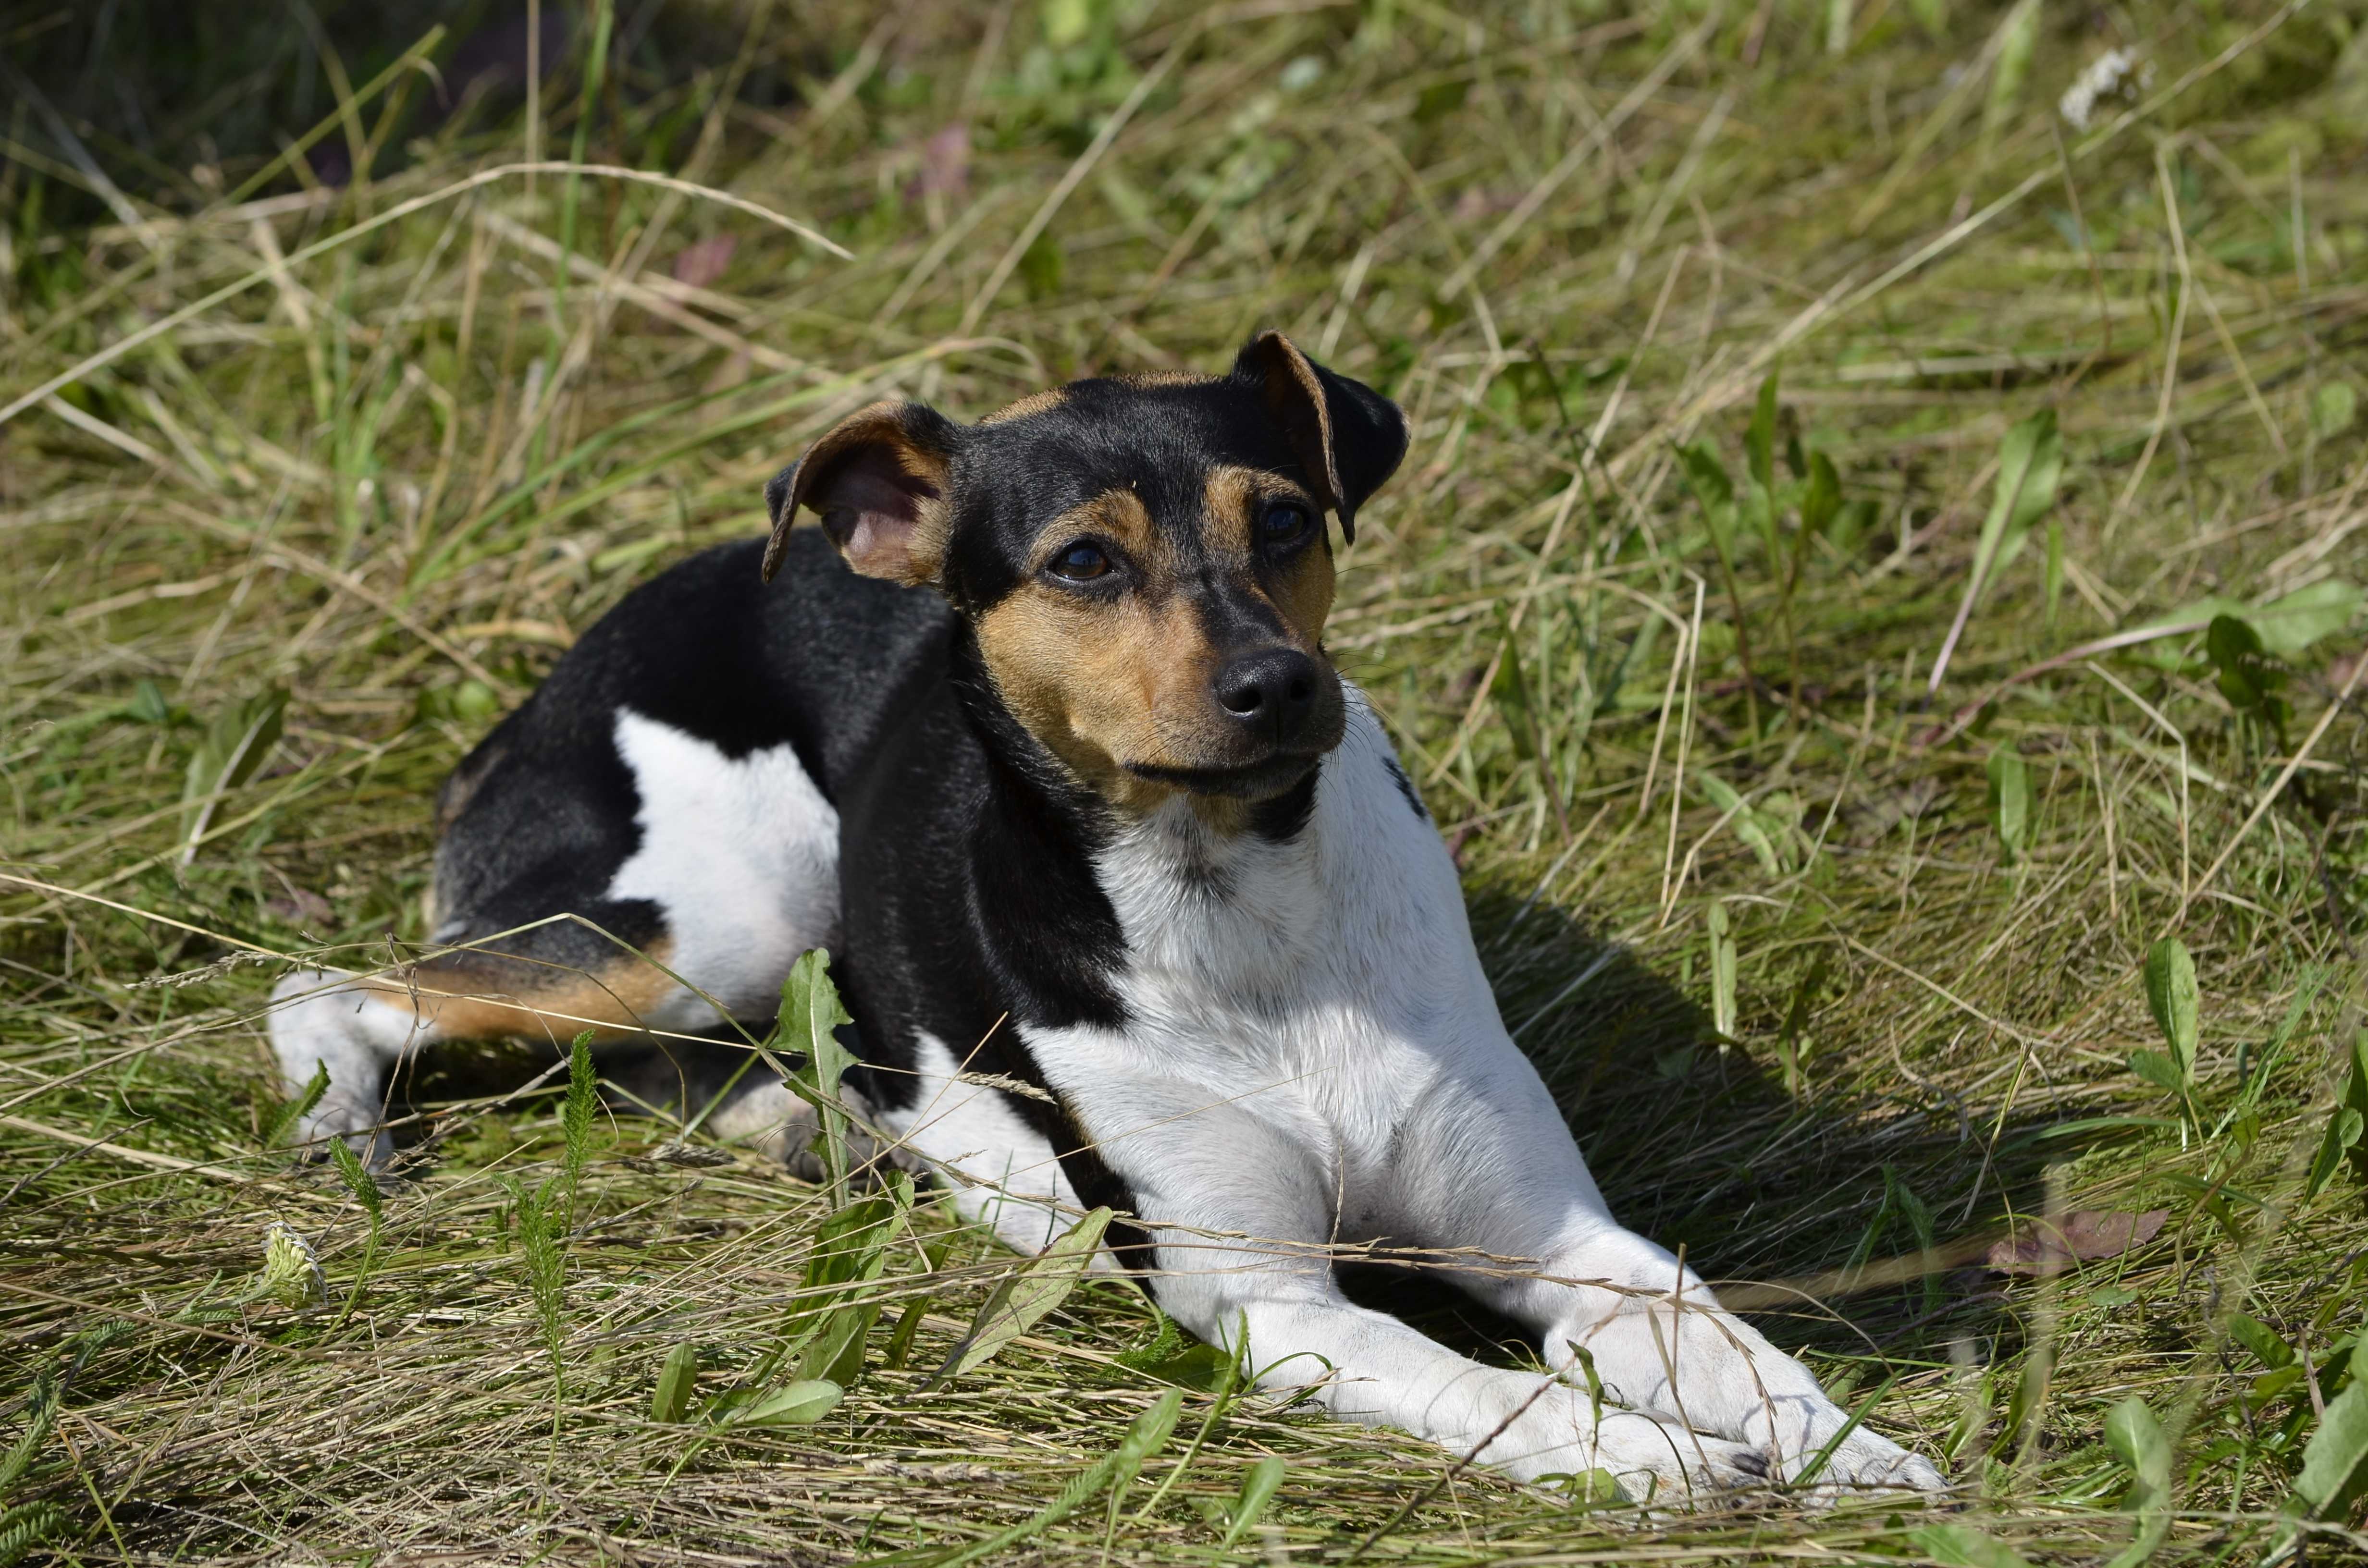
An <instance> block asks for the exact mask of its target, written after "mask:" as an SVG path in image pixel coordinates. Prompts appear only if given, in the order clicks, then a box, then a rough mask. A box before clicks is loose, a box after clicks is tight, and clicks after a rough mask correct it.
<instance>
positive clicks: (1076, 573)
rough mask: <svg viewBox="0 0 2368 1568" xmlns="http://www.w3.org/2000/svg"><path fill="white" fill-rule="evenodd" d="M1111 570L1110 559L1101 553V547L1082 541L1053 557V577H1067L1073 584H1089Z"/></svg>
mask: <svg viewBox="0 0 2368 1568" xmlns="http://www.w3.org/2000/svg"><path fill="white" fill-rule="evenodd" d="M1109 570H1110V557H1109V556H1107V555H1104V554H1103V553H1102V552H1101V549H1100V547H1099V546H1098V545H1091V544H1086V543H1083V542H1082V541H1081V542H1079V543H1076V544H1073V545H1071V546H1069V548H1068V549H1066V550H1064V551H1061V553H1060V554H1058V555H1056V556H1054V557H1053V565H1052V572H1053V575H1054V576H1055V577H1066V578H1067V579H1068V580H1069V581H1071V582H1073V583H1084V582H1089V581H1091V580H1092V579H1094V578H1096V577H1099V576H1100V575H1101V574H1103V573H1105V572H1107V571H1109Z"/></svg>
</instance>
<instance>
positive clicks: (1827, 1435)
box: [1773, 1400, 1949, 1503]
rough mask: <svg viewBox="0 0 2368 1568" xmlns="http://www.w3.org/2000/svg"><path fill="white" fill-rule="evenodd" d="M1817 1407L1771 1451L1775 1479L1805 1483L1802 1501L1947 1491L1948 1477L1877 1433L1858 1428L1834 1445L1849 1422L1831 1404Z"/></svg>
mask: <svg viewBox="0 0 2368 1568" xmlns="http://www.w3.org/2000/svg"><path fill="white" fill-rule="evenodd" d="M1819 1403H1820V1404H1821V1405H1822V1406H1823V1408H1821V1409H1817V1410H1815V1411H1813V1412H1812V1413H1810V1414H1809V1415H1808V1416H1807V1418H1806V1420H1805V1421H1803V1422H1801V1423H1799V1425H1798V1428H1797V1431H1796V1432H1795V1433H1793V1434H1788V1436H1787V1437H1786V1439H1785V1440H1784V1441H1782V1442H1781V1443H1778V1444H1775V1445H1773V1447H1774V1448H1775V1449H1776V1453H1777V1459H1776V1463H1775V1465H1774V1467H1773V1469H1774V1472H1775V1474H1776V1476H1777V1478H1779V1479H1781V1480H1783V1481H1786V1482H1792V1483H1805V1492H1804V1495H1806V1496H1808V1497H1809V1498H1811V1499H1813V1500H1816V1501H1818V1502H1827V1503H1830V1502H1836V1501H1839V1499H1841V1498H1843V1497H1848V1496H1855V1495H1859V1494H1866V1493H1881V1492H1894V1493H1898V1492H1919V1493H1922V1492H1945V1491H1947V1490H1948V1489H1949V1479H1948V1477H1946V1476H1944V1475H1942V1474H1941V1471H1940V1469H1939V1467H1938V1466H1936V1465H1934V1464H1933V1463H1932V1461H1931V1460H1928V1459H1926V1458H1924V1457H1923V1456H1922V1455H1921V1454H1913V1453H1910V1452H1908V1451H1907V1449H1903V1448H1901V1447H1900V1446H1899V1445H1898V1444H1897V1443H1895V1442H1893V1441H1892V1440H1891V1439H1890V1438H1888V1437H1884V1436H1883V1435H1882V1434H1880V1433H1877V1432H1870V1431H1868V1430H1867V1429H1866V1428H1865V1427H1863V1426H1860V1427H1857V1428H1855V1429H1853V1430H1851V1431H1850V1434H1849V1435H1848V1436H1846V1437H1841V1439H1840V1441H1839V1442H1836V1441H1835V1437H1836V1435H1837V1434H1839V1433H1840V1432H1841V1430H1842V1428H1843V1427H1844V1426H1846V1425H1848V1423H1849V1421H1850V1417H1849V1416H1848V1415H1844V1414H1843V1413H1842V1412H1841V1411H1840V1410H1839V1409H1837V1408H1836V1407H1835V1406H1833V1405H1832V1404H1830V1403H1825V1402H1823V1401H1822V1400H1821V1401H1819ZM1787 1425H1791V1424H1790V1423H1788V1424H1787ZM1827 1449H1831V1450H1832V1451H1831V1452H1830V1453H1828V1452H1827ZM1820 1455H1823V1456H1824V1459H1823V1462H1822V1463H1821V1462H1819V1456H1820ZM1812 1471H1814V1473H1812Z"/></svg>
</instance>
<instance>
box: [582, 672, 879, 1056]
mask: <svg viewBox="0 0 2368 1568" xmlns="http://www.w3.org/2000/svg"><path fill="white" fill-rule="evenodd" d="M616 740H617V755H618V756H620V757H622V758H623V759H624V763H625V766H626V767H629V768H631V769H632V774H633V784H634V788H635V789H636V790H638V791H639V792H640V795H641V809H640V810H639V812H636V813H635V816H634V819H633V820H634V822H635V824H637V825H638V826H639V827H640V828H641V831H642V843H641V847H640V848H639V849H637V850H635V851H634V852H633V855H632V858H631V859H628V860H627V861H626V862H625V863H624V864H623V865H622V866H620V867H619V868H617V874H616V876H615V877H614V878H613V879H612V880H611V881H610V882H609V891H608V896H609V897H610V898H613V899H647V900H649V901H650V902H651V903H655V904H656V905H658V907H659V908H660V909H661V910H663V911H664V912H665V915H666V930H667V931H668V933H669V934H670V935H671V936H672V937H673V938H674V949H673V953H672V956H671V959H670V960H669V963H668V967H669V968H671V969H672V970H673V971H675V972H676V973H677V974H679V975H681V976H683V977H684V978H685V979H687V980H689V982H690V983H692V984H694V985H696V986H698V987H699V988H700V989H701V990H703V991H706V992H707V993H708V994H711V995H712V996H714V997H715V998H716V999H717V1000H719V1001H721V1002H722V1003H723V1004H724V1006H727V1007H729V1008H731V1009H733V1010H734V1013H736V1014H738V1015H740V1016H742V1017H747V1016H751V1015H763V1014H769V1013H770V1012H771V1011H772V1010H773V1007H774V1005H775V1003H776V1001H777V1000H778V993H779V991H780V983H781V977H782V976H783V975H786V974H787V973H789V971H790V966H791V964H792V963H794V962H796V961H797V957H798V955H799V954H800V953H802V952H803V951H805V950H806V949H808V948H816V947H822V946H825V945H826V944H827V943H828V942H829V941H830V940H831V938H832V935H833V932H834V930H835V929H836V927H837V924H838V812H836V811H834V810H833V809H832V808H831V804H830V802H829V801H825V800H824V799H823V797H822V791H821V790H818V789H817V788H815V786H814V780H813V779H812V778H808V777H807V775H806V770H805V768H804V767H803V766H801V765H800V763H799V762H798V758H797V753H796V752H794V751H793V750H791V747H790V746H789V745H788V744H786V743H784V744H780V745H777V746H768V747H766V748H764V749H763V750H761V751H752V752H750V753H748V754H747V755H746V756H741V757H737V758H734V757H729V756H725V755H724V754H723V751H722V750H720V749H719V748H717V747H715V746H713V745H711V744H708V743H707V742H705V741H702V740H700V739H699V738H698V737H697V736H695V735H691V734H689V733H685V732H683V731H681V730H678V729H676V728H675V727H674V726H672V725H670V724H662V723H660V722H657V721H656V720H655V719H648V718H644V717H643V716H642V715H641V714H639V713H635V712H633V711H632V710H630V709H624V708H620V709H619V710H617V732H616ZM648 1017H649V1021H650V1022H651V1023H653V1024H655V1025H657V1026H658V1027H660V1028H682V1029H689V1028H711V1027H712V1026H713V1024H714V1023H715V1021H716V1019H715V1012H714V1009H713V1008H712V1007H711V1006H708V1005H707V1004H706V1003H705V1002H704V1001H701V1000H700V998H699V997H698V996H696V995H694V994H691V993H689V992H688V991H682V990H677V991H676V992H675V993H674V994H672V995H670V996H668V997H666V999H665V1000H663V1001H662V1002H660V1003H659V1004H658V1006H656V1008H655V1009H654V1010H653V1011H652V1012H651V1014H650V1015H649V1016H648Z"/></svg>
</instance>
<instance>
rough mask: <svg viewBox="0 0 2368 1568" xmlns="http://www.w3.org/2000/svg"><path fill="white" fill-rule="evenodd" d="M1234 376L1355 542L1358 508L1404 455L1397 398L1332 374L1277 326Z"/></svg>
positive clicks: (1255, 344)
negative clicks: (1285, 439) (1254, 395)
mask: <svg viewBox="0 0 2368 1568" xmlns="http://www.w3.org/2000/svg"><path fill="white" fill-rule="evenodd" d="M1234 379H1235V381H1241V382H1246V383H1247V384H1248V385H1250V386H1252V387H1254V388H1256V389H1257V391H1258V396H1259V398H1260V400H1261V401H1262V402H1263V403H1265V405H1266V411H1267V413H1268V415H1270V416H1271V417H1272V418H1273V420H1274V422H1275V423H1276V424H1278V425H1280V426H1282V428H1283V431H1284V433H1285V434H1286V435H1288V436H1289V437H1291V445H1292V450H1293V451H1294V452H1295V453H1296V454H1297V455H1298V458H1299V466H1300V467H1301V468H1302V469H1304V470H1305V471H1306V472H1307V478H1308V483H1310V484H1312V485H1313V486H1314V487H1315V493H1316V494H1315V498H1316V499H1317V500H1318V501H1320V502H1322V503H1323V504H1324V505H1325V506H1328V507H1330V508H1331V509H1332V510H1333V511H1334V512H1336V513H1338V515H1339V517H1340V537H1341V538H1342V539H1343V540H1348V541H1349V542H1351V543H1353V542H1355V540H1356V538H1357V508H1358V507H1360V506H1363V505H1364V504H1365V498H1366V497H1367V496H1369V495H1371V494H1372V493H1373V492H1374V491H1376V490H1379V489H1380V488H1381V487H1382V485H1383V483H1384V482H1385V481H1387V480H1388V478H1389V477H1390V475H1391V474H1392V473H1394V472H1396V470H1397V466H1398V460H1400V459H1401V458H1403V457H1405V456H1406V418H1405V416H1404V415H1401V414H1399V413H1398V410H1397V405H1396V404H1395V403H1392V402H1391V401H1390V400H1389V399H1388V398H1385V397H1383V395H1382V394H1381V393H1379V392H1375V391H1374V390H1373V389H1372V388H1371V387H1369V386H1367V385H1365V384H1364V383H1363V382H1362V381H1350V380H1349V378H1348V377H1346V376H1339V375H1335V374H1333V373H1332V372H1331V371H1330V370H1327V369H1325V368H1324V367H1323V366H1321V365H1318V364H1317V363H1315V361H1314V360H1312V359H1310V358H1308V357H1307V356H1306V355H1304V354H1302V353H1301V352H1300V351H1299V349H1298V347H1297V346H1296V345H1294V344H1293V343H1292V341H1291V339H1289V338H1287V337H1285V336H1283V335H1282V334H1281V333H1279V332H1262V333H1260V334H1258V336H1256V337H1254V338H1252V339H1250V341H1249V343H1248V345H1247V347H1244V348H1243V349H1242V352H1241V356H1240V358H1236V359H1235V361H1234Z"/></svg>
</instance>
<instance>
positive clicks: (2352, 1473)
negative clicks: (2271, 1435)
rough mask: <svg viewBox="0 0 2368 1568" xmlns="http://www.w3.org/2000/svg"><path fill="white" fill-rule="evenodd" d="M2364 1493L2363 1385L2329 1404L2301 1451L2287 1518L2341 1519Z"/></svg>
mask: <svg viewBox="0 0 2368 1568" xmlns="http://www.w3.org/2000/svg"><path fill="white" fill-rule="evenodd" d="M2363 1490H2368V1382H2362V1381H2355V1382H2353V1383H2352V1384H2351V1386H2350V1387H2349V1388H2346V1389H2345V1390H2344V1391H2343V1392H2341V1393H2340V1394H2338V1395H2336V1396H2335V1398H2334V1399H2333V1400H2331V1401H2330V1402H2328V1406H2327V1414H2326V1415H2323V1416H2321V1417H2320V1418H2319V1422H2318V1430H2317V1431H2316V1432H2313V1433H2312V1434H2311V1436H2310V1443H2309V1445H2308V1446H2307V1447H2305V1449H2303V1451H2302V1474H2301V1475H2300V1476H2298V1477H2296V1478H2295V1480H2294V1495H2293V1497H2292V1498H2291V1499H2289V1501H2288V1502H2287V1504H2286V1507H2287V1509H2288V1510H2289V1511H2290V1512H2293V1513H2296V1514H2299V1515H2300V1516H2301V1517H2304V1518H2306V1519H2327V1518H2340V1517H2344V1516H2345V1515H2348V1514H2349V1513H2350V1512H2351V1505H2352V1504H2353V1502H2355V1501H2356V1500H2357V1499H2358V1498H2359V1496H2360V1494H2361V1493H2362V1491H2363Z"/></svg>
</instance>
